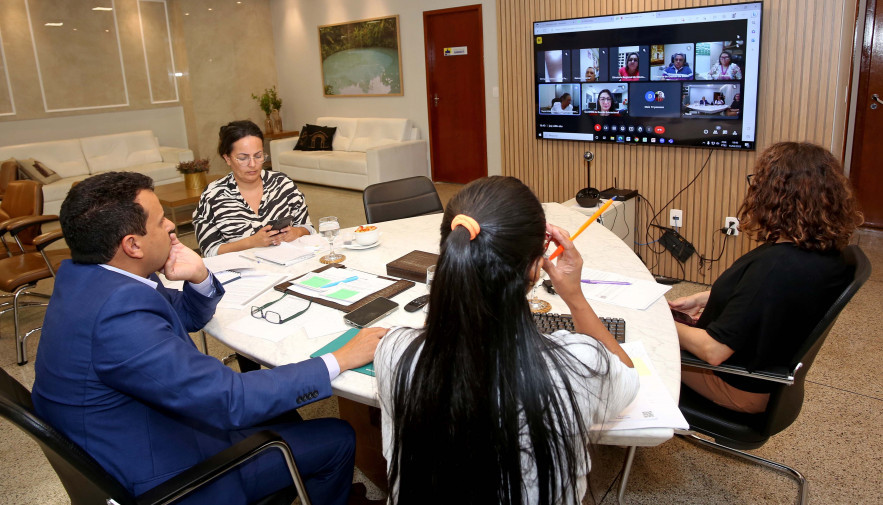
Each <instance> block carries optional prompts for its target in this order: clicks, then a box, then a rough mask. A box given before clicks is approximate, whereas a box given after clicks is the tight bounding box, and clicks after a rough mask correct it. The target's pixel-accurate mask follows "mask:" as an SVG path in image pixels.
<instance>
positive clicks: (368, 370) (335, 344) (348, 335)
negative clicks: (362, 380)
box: [310, 328, 374, 377]
mask: <svg viewBox="0 0 883 505" xmlns="http://www.w3.org/2000/svg"><path fill="white" fill-rule="evenodd" d="M357 333H359V329H358V328H353V329H351V330H346V331H345V332H343V334H342V335H341V336H339V337H337V338H335V339H334V340H332V341H331V342H329V343H328V345H326V346H325V347H323V348H321V349H319V350H318V351H316V352H314V353H313V354H310V357H311V358H318V357H319V356H321V355H323V354H328V353H329V352H334V351H336V350H338V349H340V348H341V347H343V345H344V344H346V343H347V342H349V341H350V340H352V339H353V337H355V336H356V334H357ZM352 370H353V372H359V373H363V374H365V375H370V376H371V377H374V362H373V361H372V362H371V363H368V364H367V365H362V366H360V367H359V368H353V369H352Z"/></svg>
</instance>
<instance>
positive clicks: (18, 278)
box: [0, 216, 70, 365]
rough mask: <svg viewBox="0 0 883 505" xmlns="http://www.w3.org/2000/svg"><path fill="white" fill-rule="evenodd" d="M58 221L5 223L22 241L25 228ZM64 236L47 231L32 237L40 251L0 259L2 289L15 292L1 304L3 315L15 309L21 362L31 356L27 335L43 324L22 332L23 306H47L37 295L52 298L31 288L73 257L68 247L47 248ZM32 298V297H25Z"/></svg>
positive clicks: (23, 219) (34, 219) (28, 219)
mask: <svg viewBox="0 0 883 505" xmlns="http://www.w3.org/2000/svg"><path fill="white" fill-rule="evenodd" d="M56 220H58V216H24V217H18V218H13V219H9V220H7V221H5V222H4V224H5V225H6V230H7V231H8V232H9V233H10V234H11V235H12V236H13V237H14V238H15V239H16V242H18V237H19V235H20V234H21V233H22V232H24V231H25V230H28V229H31V228H33V227H35V226H39V225H40V224H42V223H46V222H49V221H56ZM61 238H64V237H63V235H62V232H61V231H60V230H56V231H52V232H48V233H43V234H41V235H38V236H36V237H34V239H33V240H32V242H33V244H34V248H35V249H36V251H33V252H25V253H21V254H16V255H14V256H10V257H8V258H2V259H0V290H2V291H5V292H7V293H12V295H5V296H11V297H12V301H11V302H4V303H3V304H0V307H3V309H2V310H0V314H5V313H6V312H8V311H10V310H11V311H12V313H13V320H14V328H15V349H16V357H17V358H18V364H19V365H24V364H25V363H27V362H28V358H27V347H26V343H27V338H28V337H29V336H31V334H33V333H34V332H35V331H38V330H39V329H40V327H37V328H34V329H32V330H29V331H28V332H27V333H25V334H22V333H21V330H20V324H19V309H21V308H23V307H29V306H35V305H46V302H43V301H34V300H33V298H34V297H36V298H43V299H46V298H49V295H47V294H45V293H38V292H34V291H31V289H33V288H34V287H36V285H37V282H38V281H40V280H43V279H49V278H51V277H54V276H55V271H56V270H57V269H58V266H59V264H60V263H61V261H62V260H63V259H65V258H69V257H70V251H69V250H67V249H60V250H53V251H47V250H46V247H47V246H48V245H50V244H52V243H54V242H56V241H57V240H59V239H61ZM25 297H28V298H25Z"/></svg>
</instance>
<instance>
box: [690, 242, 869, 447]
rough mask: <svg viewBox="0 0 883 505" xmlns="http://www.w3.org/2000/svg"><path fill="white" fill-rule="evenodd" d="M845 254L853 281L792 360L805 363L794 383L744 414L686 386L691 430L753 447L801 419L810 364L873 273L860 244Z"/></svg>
mask: <svg viewBox="0 0 883 505" xmlns="http://www.w3.org/2000/svg"><path fill="white" fill-rule="evenodd" d="M844 257H845V258H846V261H847V263H848V264H850V265H854V267H855V273H854V275H853V279H852V282H850V283H849V285H847V286H846V288H845V289H844V290H843V292H842V293H841V294H840V296H839V297H838V298H837V300H835V302H834V304H833V305H831V307H830V308H829V309H828V311H827V312H826V313H825V316H824V317H823V318H822V319H821V321H819V323H818V324H817V325H816V327H815V328H814V329H813V331H812V333H810V336H809V337H808V338H807V339H806V342H804V344H803V346H802V347H801V348H800V349H799V350H798V351H797V353H796V354H795V356H794V358H793V359H792V362H791V364H792V366H791V368H790V369H793V367H794V366H796V365H797V363H802V366H801V367H800V369H798V370H797V371H796V372H795V374H794V383H793V384H791V385H786V384H780V385H778V387H777V388H776V389H775V390H774V391H773V392H772V393H771V394H770V401H769V403H768V405H767V409H766V411H765V412H762V413H760V414H744V413H739V412H734V411H732V410H729V409H726V408H723V407H720V406H718V405H716V404H714V403H713V402H711V401H709V400H707V399H705V398H703V397H702V396H700V395H699V394H697V393H695V392H694V391H692V390H691V389H690V388H687V387H685V386H683V385H682V387H681V399H680V401H679V405H678V406H679V408H680V409H681V412H682V413H683V414H684V417H685V418H686V419H687V422H688V423H689V424H690V429H691V430H693V431H696V432H699V433H703V434H705V435H708V436H711V437H713V438H714V439H715V441H717V442H718V443H720V444H723V445H726V446H728V447H732V448H734V449H740V450H749V449H756V448H758V447H760V446H762V445H763V444H764V443H766V441H767V440H769V438H770V437H771V436H772V435H775V434H776V433H779V432H780V431H782V430H784V429H785V428H787V427H788V426H790V425H791V423H793V422H794V420H795V419H797V416H798V415H799V414H800V410H801V409H802V407H803V395H804V382H805V379H806V374H807V372H808V371H809V368H810V366H812V364H813V361H814V360H815V358H816V355H817V354H818V352H819V349H821V347H822V344H824V342H825V338H827V336H828V333H829V332H830V331H831V328H832V327H833V326H834V323H835V322H836V321H837V316H839V315H840V312H841V311H842V310H843V308H844V307H846V304H847V303H848V302H849V301H850V300H851V299H852V297H853V296H854V295H855V293H856V292H857V291H858V290H859V288H860V287H861V286H862V285H863V284H864V283H865V281H867V280H868V277H870V275H871V262H870V261H869V260H868V257H867V256H865V253H864V252H862V250H861V249H860V248H859V247H858V246H855V245H851V246H848V247H847V248H846V250H845V251H844Z"/></svg>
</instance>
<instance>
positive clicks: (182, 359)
mask: <svg viewBox="0 0 883 505" xmlns="http://www.w3.org/2000/svg"><path fill="white" fill-rule="evenodd" d="M60 218H61V226H62V231H63V232H64V235H65V239H66V240H67V243H68V245H69V246H70V249H71V256H72V258H73V261H72V262H71V261H66V262H64V263H63V264H62V266H61V268H60V269H59V271H58V276H57V278H56V280H55V288H54V292H53V294H52V299H51V300H50V302H49V308H48V309H47V311H46V318H45V322H44V325H43V334H42V336H41V338H40V346H39V349H38V351H37V360H36V364H35V368H36V380H35V382H34V389H33V393H32V397H33V401H34V408H35V409H36V411H37V414H38V415H40V416H41V417H42V418H44V419H45V420H47V421H48V422H49V423H50V424H52V425H53V426H54V427H55V428H56V429H58V430H60V431H61V432H63V433H64V434H65V435H67V436H68V437H70V438H71V439H72V440H73V441H74V442H76V443H77V444H78V445H79V446H80V447H82V448H83V449H84V450H85V451H86V452H88V453H89V454H90V455H92V457H94V458H95V459H96V460H97V461H98V462H99V463H100V464H101V465H102V466H103V467H104V468H105V469H106V470H107V471H108V472H109V473H111V474H112V475H113V476H115V477H116V478H117V479H119V480H120V481H121V482H122V483H123V484H124V485H125V486H126V487H127V488H128V489H129V490H130V491H132V492H133V493H135V494H140V493H142V492H144V491H145V490H146V489H149V488H151V487H153V486H155V485H157V484H159V483H161V482H163V481H165V480H167V479H168V478H170V477H172V476H174V475H176V474H177V473H179V472H181V471H183V470H184V469H186V468H188V467H190V466H192V465H194V464H195V463H197V462H199V461H201V460H203V459H205V458H207V457H209V456H211V455H213V454H215V453H217V452H220V451H221V450H223V449H225V448H227V447H229V446H230V445H232V444H233V443H235V442H238V441H239V440H242V439H243V438H245V437H247V436H248V435H250V434H252V433H254V432H256V431H259V430H261V429H272V430H274V431H276V432H277V433H279V434H280V435H282V436H283V437H284V438H285V439H286V441H287V442H288V444H289V445H290V446H291V449H292V451H293V453H294V457H295V459H296V460H297V464H298V468H299V470H300V471H301V474H302V475H303V476H304V478H305V481H306V486H307V489H308V491H309V493H310V496H311V498H312V500H313V501H314V502H315V503H319V504H325V503H329V504H344V503H346V501H347V496H348V495H349V491H350V483H351V482H352V474H353V457H354V443H355V440H354V435H353V430H352V428H351V427H350V426H349V425H348V424H347V423H346V422H344V421H341V420H339V419H317V420H311V421H305V422H303V421H301V422H297V421H293V422H280V421H279V419H284V418H285V416H286V415H287V416H288V417H289V418H292V417H297V416H295V415H293V414H292V412H293V411H294V409H296V408H297V407H301V406H303V405H306V404H308V403H311V402H314V401H316V400H320V399H323V398H327V397H328V396H330V395H331V380H332V379H333V378H334V377H336V376H337V374H339V373H340V370H347V369H349V368H353V367H357V366H361V365H363V364H365V363H368V362H370V361H371V360H372V359H373V355H374V349H375V348H376V346H377V343H378V342H379V340H380V338H381V337H382V336H383V334H384V333H385V330H382V329H379V328H373V329H367V330H363V331H361V332H360V333H359V335H358V336H357V337H356V338H354V339H353V340H352V341H351V342H350V344H348V345H347V346H345V347H343V348H341V349H340V350H339V351H336V352H335V353H333V354H328V355H325V356H321V357H319V358H314V359H310V360H307V361H304V362H301V363H295V364H291V365H284V366H280V367H277V368H275V369H273V370H259V371H254V372H249V373H243V374H240V373H237V372H235V371H233V370H231V369H229V368H227V367H226V366H224V365H223V364H222V363H221V362H220V361H218V360H217V359H215V358H213V357H210V356H206V355H204V354H202V353H200V352H199V351H198V350H197V349H196V346H195V345H194V344H193V341H192V340H191V339H190V337H189V335H188V334H187V333H188V332H190V331H196V330H198V329H200V328H202V327H203V326H204V325H205V323H206V322H208V320H209V319H211V317H212V315H213V314H214V312H215V306H216V305H217V304H218V301H219V300H220V298H221V296H222V295H223V293H224V288H223V287H222V286H221V285H220V283H219V282H218V281H217V280H216V279H214V277H213V276H212V275H211V274H210V273H209V272H208V270H207V269H206V267H205V265H204V264H203V262H202V258H200V257H199V255H197V254H196V253H195V252H193V251H192V250H190V249H188V248H187V247H186V246H184V245H183V244H181V243H180V242H179V241H178V239H177V238H176V237H175V235H174V233H172V232H173V230H174V225H173V224H172V223H171V222H170V221H169V220H168V219H165V217H164V215H163V209H162V206H161V205H160V203H159V200H158V199H157V197H156V195H155V194H154V193H153V182H152V180H151V179H150V178H149V177H147V176H144V175H141V174H137V173H119V172H109V173H104V174H100V175H97V176H94V177H91V178H89V179H86V180H85V181H83V182H81V183H80V184H78V185H77V186H75V187H74V188H72V189H71V191H70V193H69V194H68V196H67V198H66V199H65V201H64V203H63V204H62V207H61V214H60ZM157 271H162V272H163V274H164V275H165V277H166V278H167V279H169V280H172V281H185V283H184V289H183V291H176V290H170V289H166V288H164V287H163V285H162V284H161V283H160V282H159V278H158V277H157V276H156V272H157ZM291 485H292V482H291V479H290V477H289V475H288V472H287V469H286V467H285V464H284V462H283V461H282V457H281V455H279V454H278V453H276V452H275V451H273V453H270V454H267V455H264V456H261V457H259V458H257V459H255V460H254V461H252V462H251V463H249V464H246V465H243V466H242V467H240V469H239V470H238V471H233V472H230V473H228V474H227V475H226V476H225V477H223V478H221V479H219V480H218V481H216V482H215V483H213V484H211V485H209V486H207V487H206V488H205V489H203V490H200V491H198V492H196V493H194V494H193V495H191V496H190V497H188V498H187V499H186V500H184V501H182V502H181V503H191V504H192V503H206V504H208V503H212V504H215V503H225V504H232V503H242V504H245V503H250V502H253V501H256V500H259V499H260V498H262V497H264V496H266V495H268V494H270V493H273V492H275V491H278V490H280V489H284V488H286V487H288V486H291Z"/></svg>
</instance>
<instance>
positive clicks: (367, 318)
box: [343, 296, 399, 328]
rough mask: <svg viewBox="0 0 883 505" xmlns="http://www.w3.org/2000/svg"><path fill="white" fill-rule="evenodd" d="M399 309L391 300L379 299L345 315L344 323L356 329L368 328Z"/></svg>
mask: <svg viewBox="0 0 883 505" xmlns="http://www.w3.org/2000/svg"><path fill="white" fill-rule="evenodd" d="M398 308H399V304H398V303H396V302H394V301H392V300H390V299H389V298H384V297H382V296H381V297H378V298H375V299H373V300H371V301H370V302H368V303H366V304H365V305H362V306H361V307H359V308H358V309H356V310H354V311H352V312H349V313H347V314H344V315H343V322H344V323H346V324H347V325H349V326H354V327H356V328H366V327H368V326H371V325H372V324H374V323H376V322H377V321H379V320H380V319H383V318H384V317H386V316H387V315H389V314H390V313H392V312H393V311H395V310H396V309H398Z"/></svg>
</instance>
